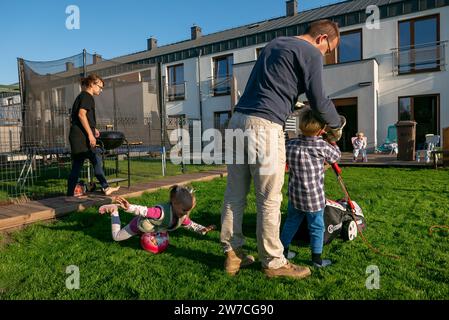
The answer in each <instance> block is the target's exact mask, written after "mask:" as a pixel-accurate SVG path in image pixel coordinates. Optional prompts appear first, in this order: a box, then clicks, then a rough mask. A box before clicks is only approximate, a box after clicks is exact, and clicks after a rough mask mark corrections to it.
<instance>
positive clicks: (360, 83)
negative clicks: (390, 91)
mask: <svg viewBox="0 0 449 320" xmlns="http://www.w3.org/2000/svg"><path fill="white" fill-rule="evenodd" d="M372 84H373V82H372V81H366V82H359V87H369V86H370V85H372Z"/></svg>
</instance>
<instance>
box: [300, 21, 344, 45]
mask: <svg viewBox="0 0 449 320" xmlns="http://www.w3.org/2000/svg"><path fill="white" fill-rule="evenodd" d="M305 33H306V34H308V35H310V36H311V37H312V38H316V37H318V36H319V35H320V34H327V36H328V37H329V40H330V41H332V40H334V39H335V38H338V39H340V30H339V28H338V24H337V23H335V22H333V21H331V20H319V21H314V22H312V23H311V24H310V25H309V26H308V27H307V29H306V32H305Z"/></svg>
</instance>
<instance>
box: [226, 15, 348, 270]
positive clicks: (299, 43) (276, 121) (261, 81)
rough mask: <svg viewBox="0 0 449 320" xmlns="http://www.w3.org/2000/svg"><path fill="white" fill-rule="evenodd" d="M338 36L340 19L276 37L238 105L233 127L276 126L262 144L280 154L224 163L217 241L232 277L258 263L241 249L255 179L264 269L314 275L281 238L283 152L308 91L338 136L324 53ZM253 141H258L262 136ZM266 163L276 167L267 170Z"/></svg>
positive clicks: (258, 128) (266, 128)
mask: <svg viewBox="0 0 449 320" xmlns="http://www.w3.org/2000/svg"><path fill="white" fill-rule="evenodd" d="M339 39H340V32H339V29H338V26H337V24H335V23H334V22H332V21H329V20H321V21H316V22H313V23H312V24H311V25H310V26H309V27H308V29H307V31H306V33H305V34H304V35H301V36H294V37H278V38H276V39H274V40H272V41H271V42H270V43H268V44H267V45H266V47H265V48H264V49H263V50H262V52H261V54H260V56H259V58H258V59H257V62H256V64H255V66H254V68H253V70H252V72H251V75H250V78H249V80H248V83H247V85H246V88H245V92H244V93H243V95H242V97H241V98H240V100H239V102H238V104H237V105H236V107H235V109H234V111H235V112H234V114H233V115H232V118H231V120H230V123H229V129H233V130H238V129H241V130H243V131H244V132H245V131H247V130H253V131H256V132H262V131H264V132H269V131H270V132H271V134H272V133H273V131H274V133H275V137H276V139H274V140H275V141H270V142H269V144H268V145H266V146H265V147H264V148H265V152H266V154H270V153H272V152H277V157H276V158H275V159H274V160H275V161H274V162H270V163H268V164H266V163H265V164H264V163H262V162H261V161H260V159H257V160H256V161H255V163H254V164H253V163H250V162H248V161H247V160H248V159H245V161H244V163H243V164H238V163H235V162H233V163H232V164H228V166H227V168H228V177H227V187H226V193H225V197H224V204H223V210H222V215H221V224H222V226H221V235H220V241H221V244H222V246H223V250H224V252H225V254H226V260H225V270H226V272H227V273H228V274H230V275H235V274H236V273H237V272H238V271H239V270H240V267H244V266H247V265H249V264H251V263H253V262H254V257H253V256H250V255H247V254H246V253H245V252H244V251H243V250H242V247H243V245H244V240H245V239H244V236H243V232H242V220H243V212H244V210H245V206H246V197H247V194H248V192H249V189H250V185H251V179H252V180H253V181H254V187H255V193H256V205H257V227H256V228H257V248H258V253H259V259H260V261H261V263H262V268H263V269H264V272H265V274H266V275H267V276H269V277H279V276H285V277H292V278H296V279H301V278H304V277H307V276H309V275H310V273H311V272H310V269H309V268H307V267H302V266H297V265H294V264H292V263H290V262H288V260H287V259H286V258H285V257H284V254H283V251H284V248H283V246H282V243H281V241H280V238H279V230H280V223H281V212H280V206H281V202H282V186H283V184H284V175H285V157H286V154H285V135H284V130H283V127H284V125H285V121H286V120H287V118H288V117H289V116H290V114H291V113H292V109H293V106H294V105H295V103H296V102H297V100H298V96H299V95H301V94H303V93H305V94H306V96H307V99H308V100H309V103H310V106H311V108H312V109H313V110H314V111H315V112H316V113H317V114H318V116H319V117H321V118H322V120H323V122H324V123H326V124H327V125H328V127H329V128H330V129H329V130H328V135H330V136H332V137H333V140H334V141H337V140H339V139H340V137H341V128H342V123H341V119H340V116H339V115H338V113H337V111H336V109H335V106H334V104H333V103H332V101H331V100H330V99H329V98H327V97H326V95H325V93H324V89H323V81H322V72H323V56H324V55H326V54H328V53H330V52H332V51H333V50H334V49H335V48H336V47H337V46H338V44H339V41H340V40H339ZM252 142H253V143H254V141H252ZM256 142H257V144H258V147H260V146H259V144H261V139H260V137H259V136H258V137H257V139H256ZM253 147H254V146H251V140H250V141H249V142H248V143H247V144H245V146H244V152H245V154H246V153H247V152H248V150H249V149H251V148H253ZM227 151H228V152H231V150H227ZM232 153H233V156H234V157H238V156H241V155H238V154H236V153H237V152H236V148H234V146H233V149H232ZM267 165H268V166H269V167H271V168H274V169H273V170H272V171H271V172H269V173H267V172H268V171H267V170H266V167H267Z"/></svg>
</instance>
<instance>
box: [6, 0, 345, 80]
mask: <svg viewBox="0 0 449 320" xmlns="http://www.w3.org/2000/svg"><path fill="white" fill-rule="evenodd" d="M340 1H341V0H340ZM340 1H338V0H299V1H298V2H299V10H300V11H303V10H308V9H311V8H316V7H319V6H323V5H327V4H332V3H335V2H340ZM69 5H76V6H77V7H78V8H79V10H80V29H79V30H68V29H67V28H66V19H67V17H68V16H69V14H66V8H67V6H69ZM0 12H1V13H2V18H1V19H0V30H1V31H0V32H1V35H2V37H1V39H0V84H11V83H15V82H17V81H18V80H17V79H18V77H17V57H21V58H24V59H25V60H33V61H49V60H56V59H61V58H64V57H68V56H72V55H75V54H78V53H80V52H82V50H83V49H84V48H85V49H86V50H87V51H88V52H89V53H95V52H96V53H98V54H101V55H102V56H103V57H105V58H113V57H117V56H120V55H125V54H129V53H133V52H137V51H142V50H145V49H146V39H147V38H149V37H150V36H154V37H155V38H157V39H158V45H159V46H161V45H165V44H170V43H174V42H178V41H182V40H187V39H189V38H190V27H191V26H192V25H193V24H196V25H198V26H200V27H201V28H202V31H203V34H210V33H214V32H217V31H222V30H226V29H230V28H234V27H237V26H241V25H246V24H249V23H252V22H258V21H262V20H265V19H270V18H275V17H280V16H283V15H285V0H145V1H144V0H127V1H123V0H116V1H105V0H95V1H92V0H57V1H55V0H39V1H35V0H17V1H16V0H15V1H3V0H1V1H0Z"/></svg>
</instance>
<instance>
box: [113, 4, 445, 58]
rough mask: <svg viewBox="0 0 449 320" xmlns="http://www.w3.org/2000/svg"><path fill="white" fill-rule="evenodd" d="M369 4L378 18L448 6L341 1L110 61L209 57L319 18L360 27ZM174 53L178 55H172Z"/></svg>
mask: <svg viewBox="0 0 449 320" xmlns="http://www.w3.org/2000/svg"><path fill="white" fill-rule="evenodd" d="M423 3H425V7H423ZM369 5H377V6H378V7H379V8H380V11H381V12H380V14H381V19H382V18H387V17H393V16H399V15H402V14H408V13H412V12H418V11H424V10H427V9H432V8H435V7H438V6H447V5H449V0H430V1H426V2H423V1H416V0H414V1H413V0H412V1H410V0H350V1H344V2H339V3H335V4H331V5H327V6H324V7H320V8H316V9H311V10H307V11H302V12H299V13H298V14H297V15H295V16H288V17H287V16H283V17H279V18H274V19H269V20H264V21H260V22H256V23H251V24H248V25H244V26H241V27H236V28H233V29H228V30H225V31H220V32H216V33H212V34H208V35H203V36H201V37H199V38H198V39H196V40H185V41H181V42H177V43H173V44H169V45H165V46H161V47H156V48H153V49H152V50H151V51H142V52H137V53H133V54H129V55H125V56H121V57H117V58H114V60H120V62H135V61H145V62H150V63H154V62H158V61H161V62H164V63H166V62H171V61H176V60H183V59H188V58H191V57H195V56H197V55H198V49H200V48H201V49H202V52H203V54H210V53H216V52H220V51H227V50H232V49H236V48H241V47H245V46H249V45H255V44H258V43H265V42H268V41H269V40H271V39H272V38H274V37H276V36H279V35H297V34H300V33H302V32H303V31H304V30H305V28H306V26H307V24H308V23H310V22H312V21H316V20H320V19H332V20H334V21H337V22H338V23H339V25H340V26H341V27H344V26H348V25H354V24H360V23H364V22H365V21H366V17H367V14H366V12H365V11H366V8H367V7H368V6H369ZM274 31H277V32H278V33H276V34H273V32H274ZM270 33H271V34H270ZM289 33H291V34H289ZM256 36H258V38H257V39H253V40H252V41H250V43H248V41H247V38H248V37H252V38H255V37H256ZM259 38H260V39H259ZM236 39H241V40H242V42H243V44H242V43H241V44H238V43H237V44H232V43H230V44H229V45H228V46H226V45H225V44H224V45H223V48H221V47H218V48H216V49H214V48H212V46H213V45H217V44H222V43H223V42H226V41H230V40H236ZM250 40H251V39H250ZM208 48H209V50H208ZM192 49H196V50H192ZM174 53H179V54H178V55H177V56H176V55H174ZM170 56H171V57H170Z"/></svg>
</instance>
